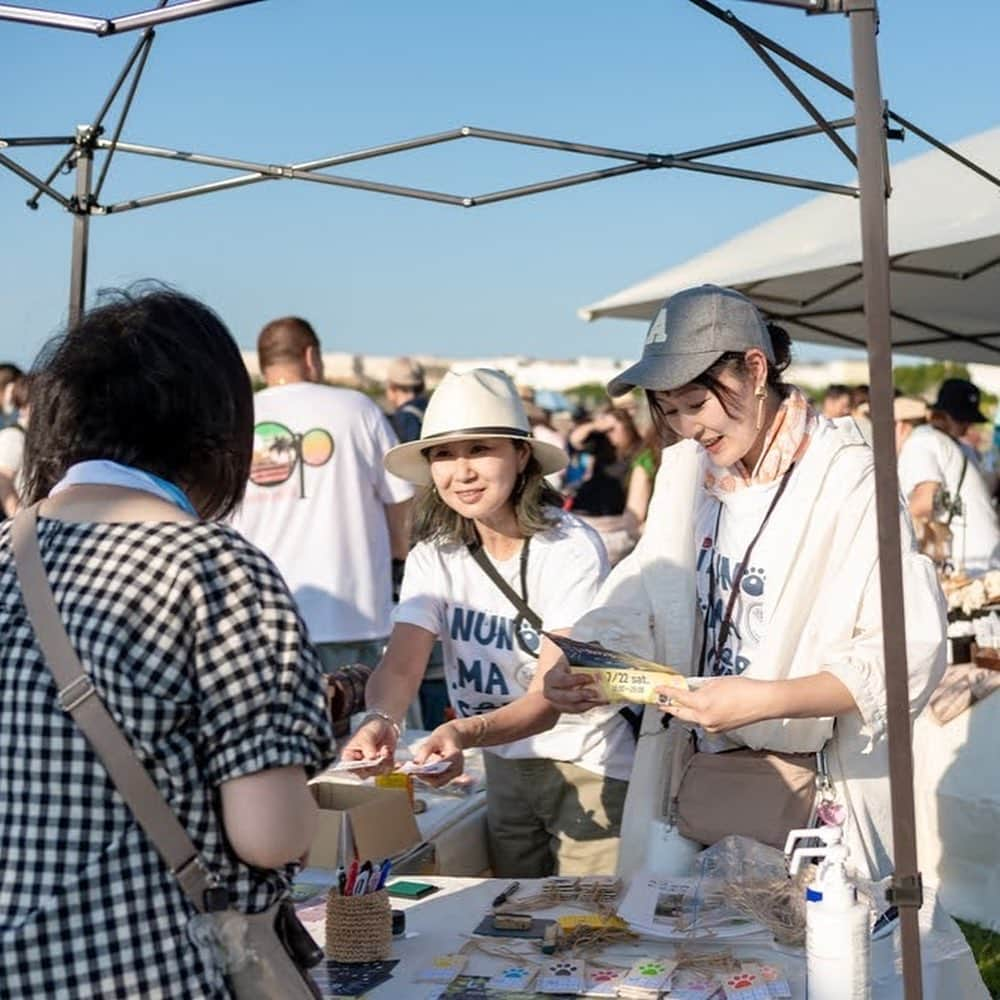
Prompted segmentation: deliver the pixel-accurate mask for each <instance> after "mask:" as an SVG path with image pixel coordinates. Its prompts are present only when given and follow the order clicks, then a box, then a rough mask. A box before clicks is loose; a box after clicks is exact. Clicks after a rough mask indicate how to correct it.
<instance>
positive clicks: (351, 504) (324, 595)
mask: <svg viewBox="0 0 1000 1000" xmlns="http://www.w3.org/2000/svg"><path fill="white" fill-rule="evenodd" d="M257 353H258V356H259V359H260V370H261V372H262V374H263V376H264V381H265V382H266V383H267V388H265V389H263V390H261V391H260V392H258V393H257V395H256V397H255V400H254V456H253V465H252V467H251V470H250V482H249V483H248V485H247V492H246V497H245V499H244V501H243V505H242V507H241V508H240V510H239V511H238V512H237V514H236V516H235V517H234V519H233V523H234V525H235V526H236V528H237V529H238V530H239V531H241V532H242V533H243V534H244V535H246V537H247V538H249V539H250V540H251V541H252V542H253V543H254V544H255V545H257V546H259V547H260V548H261V549H263V550H264V551H265V552H266V553H267V554H268V555H269V556H270V557H271V558H272V559H273V560H274V562H275V563H276V564H277V566H278V568H279V569H280V570H281V572H282V574H283V575H284V577H285V580H286V581H287V583H288V586H289V588H290V589H291V591H292V593H293V594H294V595H295V599H296V602H297V603H298V606H299V611H300V612H301V614H302V617H303V619H304V620H305V623H306V626H307V627H308V629H309V636H310V638H311V639H312V640H313V642H314V643H316V645H317V647H318V649H319V652H320V656H321V658H322V659H323V663H324V665H325V666H326V667H327V669H330V670H332V669H335V668H336V667H338V666H342V665H344V664H346V663H367V664H369V665H371V666H375V665H376V664H377V663H378V660H379V657H380V656H381V652H382V648H383V646H384V643H385V639H386V636H388V634H389V630H390V627H391V622H390V616H391V612H392V574H393V567H394V565H395V564H398V565H399V566H400V567H401V566H402V560H404V559H405V558H406V553H407V547H408V542H409V530H408V518H409V505H410V499H411V497H412V496H413V487H412V486H411V485H410V484H409V483H406V482H404V481H403V480H402V479H398V478H396V477H395V476H393V475H390V474H389V473H388V472H386V471H385V468H384V467H383V465H382V456H383V455H384V454H385V453H386V452H387V451H388V450H389V449H390V448H391V447H393V446H394V445H395V444H396V443H397V441H396V436H395V434H394V433H393V431H392V428H391V427H390V426H389V422H388V420H387V419H386V417H385V415H384V414H383V413H382V411H381V410H380V409H379V407H378V406H377V405H376V404H375V403H374V402H373V401H372V400H370V399H369V398H368V397H367V396H365V395H364V394H363V393H360V392H355V391H354V390H353V389H342V388H335V387H333V386H329V385H325V384H324V382H323V359H322V354H321V353H320V344H319V338H318V337H317V336H316V332H315V331H314V330H313V328H312V327H311V326H310V325H309V323H307V322H306V321H305V320H304V319H300V318H298V317H295V316H289V317H284V318H282V319H276V320H273V321H272V322H270V323H268V324H267V326H265V327H264V329H263V330H262V331H261V333H260V336H259V338H258V340H257Z"/></svg>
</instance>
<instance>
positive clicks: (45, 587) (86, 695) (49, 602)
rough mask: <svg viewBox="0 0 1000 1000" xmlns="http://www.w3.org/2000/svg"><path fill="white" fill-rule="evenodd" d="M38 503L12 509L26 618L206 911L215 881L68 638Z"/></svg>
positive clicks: (92, 734) (66, 706) (121, 786)
mask: <svg viewBox="0 0 1000 1000" xmlns="http://www.w3.org/2000/svg"><path fill="white" fill-rule="evenodd" d="M39 503H40V501H39ZM38 507H39V504H38V503H36V504H34V505H33V506H31V507H27V508H25V509H24V510H21V511H20V512H19V513H18V514H17V515H16V516H15V518H14V522H13V524H12V526H11V545H12V548H13V551H14V567H15V569H16V571H17V579H18V582H19V583H20V585H21V593H22V595H23V598H24V604H25V607H26V608H27V611H28V618H29V620H30V622H31V625H32V627H33V628H34V630H35V636H36V637H37V639H38V644H39V646H40V647H41V650H42V654H43V656H44V658H45V663H46V665H47V666H48V668H49V670H50V671H51V672H52V676H53V678H54V679H55V682H56V687H57V689H58V691H59V705H60V707H61V708H62V710H63V711H64V712H66V713H67V714H68V715H69V716H70V717H71V718H72V719H73V721H74V722H75V723H76V724H77V725H78V726H79V727H80V729H81V730H82V731H83V734H84V736H86V737H87V740H88V741H89V743H90V745H91V747H93V749H94V752H95V753H96V754H97V756H98V758H99V759H100V761H101V763H103V764H104V766H105V768H106V769H107V772H108V775H109V776H110V778H111V780H112V782H114V785H115V787H116V788H117V789H118V791H119V792H120V793H121V796H122V798H123V799H124V800H125V804H126V805H127V806H128V807H129V809H130V810H131V811H132V815H133V816H134V817H135V819H136V821H137V822H138V824H139V825H140V826H141V827H142V829H143V830H144V831H145V832H146V836H147V837H149V839H150V841H151V842H152V844H153V846H154V847H155V848H156V850H157V852H158V853H159V855H160V857H161V858H163V861H164V863H165V864H166V866H167V867H168V868H169V869H170V872H171V874H172V875H173V876H174V877H175V878H176V879H177V881H178V883H179V884H180V887H181V888H182V889H183V890H184V892H185V894H186V895H187V897H188V898H189V899H190V900H191V903H192V904H193V905H194V907H195V909H197V910H198V911H199V912H203V911H204V910H205V909H206V902H205V893H206V891H207V890H208V889H210V888H212V887H213V886H214V881H213V880H212V879H211V878H210V876H209V874H208V872H207V871H206V870H205V867H204V865H203V864H202V861H201V857H200V856H199V854H198V849H197V848H196V847H195V845H194V844H193V843H192V841H191V838H190V837H189V836H188V833H187V831H186V830H185V829H184V827H183V826H181V824H180V822H179V821H178V819H177V817H176V816H175V815H174V813H173V811H172V810H171V808H170V806H169V805H168V804H167V801H166V799H164V797H163V795H162V793H161V792H160V790H159V789H158V788H157V787H156V785H155V784H154V783H153V780H152V778H150V776H149V774H148V772H147V771H146V769H145V768H144V767H143V765H142V763H141V762H140V761H139V758H138V757H136V755H135V751H134V750H133V749H132V746H131V744H130V743H129V742H128V740H127V739H126V737H125V735H124V734H123V733H122V731H121V729H120V728H119V727H118V725H117V723H116V722H115V720H114V719H113V718H112V717H111V715H110V713H109V712H108V710H107V708H105V706H104V703H103V702H102V701H101V699H100V696H99V695H98V693H97V691H96V689H95V688H94V685H93V684H92V683H91V681H90V678H89V677H88V676H87V673H86V671H85V670H84V668H83V664H81V663H80V659H79V657H78V656H77V655H76V653H75V652H74V651H73V647H72V645H71V644H70V641H69V636H67V634H66V629H65V627H64V626H63V623H62V619H61V617H60V615H59V609H58V607H57V606H56V602H55V598H54V597H53V595H52V588H51V587H50V586H49V582H48V579H47V577H46V574H45V566H44V564H43V563H42V557H41V553H40V552H39V550H38V534H37V522H38Z"/></svg>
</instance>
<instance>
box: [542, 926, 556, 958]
mask: <svg viewBox="0 0 1000 1000" xmlns="http://www.w3.org/2000/svg"><path fill="white" fill-rule="evenodd" d="M558 945H559V925H558V924H551V925H550V926H548V927H546V928H545V937H543V938H542V953H543V954H545V955H554V954H555V950H556V948H557V947H558Z"/></svg>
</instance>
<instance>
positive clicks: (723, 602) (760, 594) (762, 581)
mask: <svg viewBox="0 0 1000 1000" xmlns="http://www.w3.org/2000/svg"><path fill="white" fill-rule="evenodd" d="M696 568H697V573H698V578H699V579H698V583H699V585H698V594H699V606H700V607H701V613H702V614H703V615H704V616H705V623H706V627H705V650H704V674H705V676H716V677H718V676H722V675H726V674H742V673H744V672H745V671H746V669H747V667H749V666H750V664H751V663H752V662H753V653H754V652H755V651H756V649H757V647H758V646H759V645H760V643H761V642H762V640H763V638H764V623H765V615H764V598H765V591H766V590H767V569H766V567H765V566H764V565H763V560H762V559H760V558H758V555H757V553H756V552H755V553H754V555H753V556H751V564H750V565H749V566H747V568H746V569H745V570H744V572H743V574H742V578H741V579H740V581H739V594H738V595H737V597H736V600H735V602H734V603H733V614H732V619H731V621H730V627H729V634H728V636H727V637H726V641H725V642H724V643H722V644H721V648H717V647H719V641H718V640H719V630H720V626H721V625H722V621H723V618H724V617H725V614H726V608H727V607H728V605H729V599H730V597H731V595H732V592H733V581H734V580H735V579H736V578H737V576H738V575H739V569H740V564H739V562H738V560H736V559H732V558H730V557H729V556H727V555H725V554H724V553H721V552H718V551H716V550H715V549H714V547H713V545H712V539H711V537H710V536H708V535H706V536H705V537H704V538H703V540H702V543H701V546H700V547H699V549H698V561H697V567H696ZM713 575H714V578H715V586H714V594H713V588H712V585H711V581H712V577H713ZM710 602H711V607H710V606H709V603H710Z"/></svg>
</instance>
